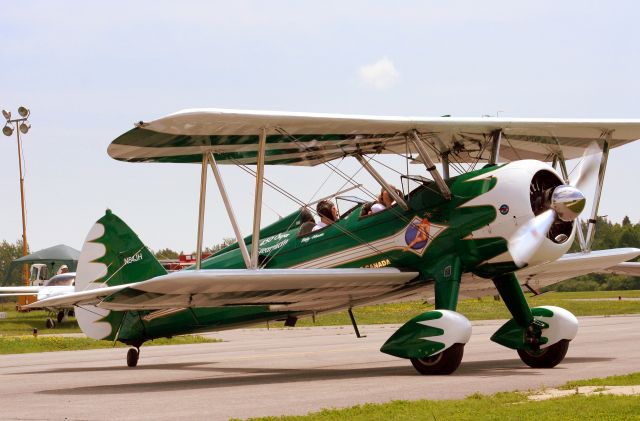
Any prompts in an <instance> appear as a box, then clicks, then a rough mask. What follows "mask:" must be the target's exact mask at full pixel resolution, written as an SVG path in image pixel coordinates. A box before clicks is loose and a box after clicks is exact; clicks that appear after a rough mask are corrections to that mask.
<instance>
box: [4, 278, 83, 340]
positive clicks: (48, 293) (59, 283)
mask: <svg viewBox="0 0 640 421" xmlns="http://www.w3.org/2000/svg"><path fill="white" fill-rule="evenodd" d="M75 282H76V272H66V273H62V274H59V275H55V276H54V277H52V278H50V279H48V280H46V281H44V285H42V286H15V287H0V297H19V296H30V295H35V296H36V297H37V299H38V301H40V300H45V299H49V298H54V297H60V296H63V295H66V294H71V293H74V292H75V291H76V289H75ZM44 309H45V310H47V311H48V312H49V315H48V316H47V320H46V323H45V325H46V326H47V328H49V329H52V328H54V327H55V326H56V320H57V322H58V323H61V322H62V321H63V320H64V319H65V318H66V317H67V316H72V315H73V306H47V307H44ZM54 315H55V320H54V318H53V317H54Z"/></svg>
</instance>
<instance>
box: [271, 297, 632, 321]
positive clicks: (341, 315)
mask: <svg viewBox="0 0 640 421" xmlns="http://www.w3.org/2000/svg"><path fill="white" fill-rule="evenodd" d="M618 296H622V297H624V298H638V297H640V291H585V292H549V293H546V294H542V295H538V296H535V297H533V296H531V294H528V301H529V305H531V306H532V307H537V306H542V305H554V306H558V307H562V308H565V309H567V310H569V311H570V312H572V313H573V314H575V315H576V316H603V315H604V316H611V315H617V314H638V313H640V301H625V300H622V301H617V300H616V301H574V300H575V299H585V298H586V299H589V298H617V297H618ZM434 308H435V307H434V305H433V304H425V303H424V302H422V301H411V302H406V303H394V304H380V305H374V306H365V307H356V308H354V309H353V313H354V315H355V317H356V320H357V321H358V323H359V324H380V323H405V322H407V321H408V320H409V319H411V318H412V317H414V316H417V315H418V314H420V313H424V312H425V311H429V310H433V309H434ZM457 311H458V312H460V313H462V314H464V315H465V316H467V318H469V320H494V319H509V318H511V315H510V314H509V311H508V310H507V308H506V307H505V305H504V302H502V301H496V300H494V298H493V297H483V298H481V299H471V300H461V301H460V302H459V303H458V309H457ZM349 324H351V321H350V319H349V315H348V314H347V312H346V311H342V312H338V313H333V314H326V315H321V316H318V317H316V321H315V323H314V322H313V320H312V319H310V318H304V319H301V320H299V321H298V323H297V324H296V326H336V325H349ZM270 326H273V327H280V326H283V323H282V322H278V323H271V324H270Z"/></svg>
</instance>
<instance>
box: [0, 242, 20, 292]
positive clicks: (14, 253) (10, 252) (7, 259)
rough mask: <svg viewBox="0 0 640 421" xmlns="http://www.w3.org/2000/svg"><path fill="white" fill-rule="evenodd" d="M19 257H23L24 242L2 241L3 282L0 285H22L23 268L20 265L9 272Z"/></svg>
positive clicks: (1, 263)
mask: <svg viewBox="0 0 640 421" xmlns="http://www.w3.org/2000/svg"><path fill="white" fill-rule="evenodd" d="M19 257H22V240H18V241H16V242H15V243H10V242H8V241H7V240H2V242H1V243H0V280H1V281H2V282H0V284H2V285H17V284H20V283H21V280H22V275H21V270H22V267H21V266H20V265H14V267H13V269H12V270H11V271H10V272H9V266H10V264H11V262H12V261H14V260H15V259H17V258H19Z"/></svg>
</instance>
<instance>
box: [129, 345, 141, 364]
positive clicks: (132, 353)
mask: <svg viewBox="0 0 640 421" xmlns="http://www.w3.org/2000/svg"><path fill="white" fill-rule="evenodd" d="M139 358H140V348H129V351H127V365H128V366H129V367H135V366H137V365H138V359H139Z"/></svg>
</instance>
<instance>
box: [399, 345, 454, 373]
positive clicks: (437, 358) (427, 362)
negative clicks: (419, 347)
mask: <svg viewBox="0 0 640 421" xmlns="http://www.w3.org/2000/svg"><path fill="white" fill-rule="evenodd" d="M463 354H464V344H453V345H451V348H447V349H445V350H444V351H442V352H440V353H439V354H436V355H432V356H430V357H426V358H411V364H413V367H414V368H415V369H416V370H418V373H420V374H428V375H434V374H436V375H437V374H451V373H453V372H454V371H456V369H457V368H458V366H459V365H460V363H461V362H462V355H463Z"/></svg>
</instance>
